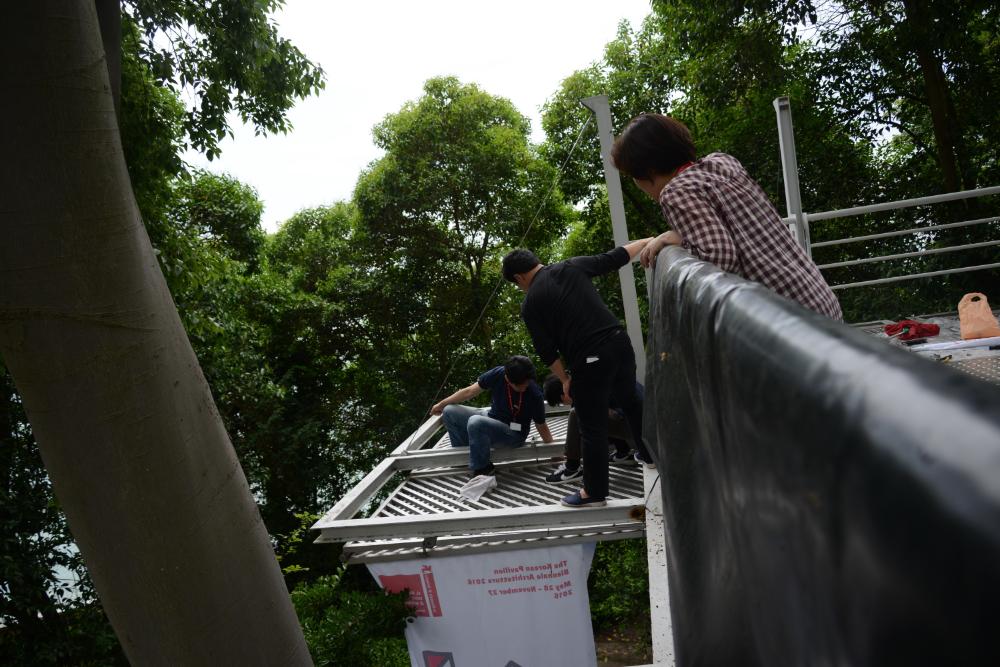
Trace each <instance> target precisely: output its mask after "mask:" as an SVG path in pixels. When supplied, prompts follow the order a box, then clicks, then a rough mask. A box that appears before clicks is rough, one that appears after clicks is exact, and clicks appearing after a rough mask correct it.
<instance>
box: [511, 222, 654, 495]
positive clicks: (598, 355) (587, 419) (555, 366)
mask: <svg viewBox="0 0 1000 667" xmlns="http://www.w3.org/2000/svg"><path fill="white" fill-rule="evenodd" d="M648 241H649V239H642V240H640V241H633V242H632V243H629V244H628V245H625V246H619V247H618V248H615V249H614V250H612V251H610V252H606V253H602V254H600V255H592V256H589V257H573V258H571V259H567V260H565V261H563V262H558V263H556V264H552V265H549V266H543V265H542V264H541V263H540V262H539V261H538V258H537V257H536V256H535V254H534V253H532V252H531V251H530V250H524V249H519V250H514V251H512V252H510V253H508V254H507V256H506V257H504V259H503V275H504V278H506V279H507V280H509V281H510V282H512V283H514V284H515V285H517V286H518V287H519V288H520V289H521V290H522V291H523V292H525V297H524V302H523V303H522V304H521V317H522V318H523V319H524V323H525V325H526V326H527V327H528V333H530V334H531V340H532V342H533V343H534V345H535V351H536V352H537V353H538V356H539V357H541V359H542V361H543V362H544V363H545V364H546V365H548V367H549V368H550V369H551V370H552V372H553V373H554V374H555V375H556V377H558V378H559V380H560V381H561V382H562V383H563V388H564V391H565V393H567V394H569V395H570V396H571V397H572V398H573V405H574V407H575V408H576V412H577V417H578V418H579V420H580V432H581V434H582V439H583V489H582V490H580V491H578V492H576V493H573V494H571V495H569V496H566V497H565V498H563V501H562V502H563V505H566V506H567V507H600V506H602V505H604V504H605V499H606V498H607V495H608V456H607V441H608V434H607V429H608V424H607V415H608V405H609V403H610V400H611V397H612V396H613V397H614V398H615V401H616V403H617V404H618V405H620V406H621V407H622V410H623V411H624V412H625V418H626V419H627V420H628V422H629V427H630V428H631V429H632V433H633V437H634V438H635V441H636V442H637V443H639V442H641V441H642V403H641V402H640V401H637V400H636V398H635V392H634V387H635V354H634V353H633V351H632V344H631V342H630V341H629V338H628V335H627V334H626V333H625V329H624V328H623V327H622V325H621V322H619V321H618V318H617V317H615V316H614V315H612V314H611V311H609V310H608V307H607V306H606V305H605V304H604V301H603V300H602V299H601V297H600V295H599V294H598V293H597V290H596V289H595V288H594V285H593V283H592V282H591V279H592V278H594V277H596V276H600V275H604V274H606V273H610V272H612V271H615V270H617V269H620V268H621V267H623V266H625V265H626V264H627V263H628V262H629V261H631V260H632V259H634V258H635V257H636V255H638V254H639V253H640V252H641V251H642V249H643V248H644V247H645V246H646V243H647V242H648ZM560 353H561V354H562V356H563V357H564V358H565V360H566V364H565V365H564V364H563V361H562V360H561V359H560V358H559V355H560ZM567 368H569V370H570V371H572V373H573V381H572V384H571V383H570V378H569V375H567V373H566V369H567Z"/></svg>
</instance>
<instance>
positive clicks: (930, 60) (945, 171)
mask: <svg viewBox="0 0 1000 667" xmlns="http://www.w3.org/2000/svg"><path fill="white" fill-rule="evenodd" d="M903 7H904V8H905V10H906V20H905V22H904V25H905V27H906V30H907V32H908V33H909V36H910V39H911V40H912V44H913V51H914V53H915V54H916V56H917V63H918V64H919V65H920V72H921V74H922V75H923V78H924V90H925V91H926V93H927V104H928V106H929V107H930V111H931V122H932V123H933V126H934V144H935V145H936V146H937V154H938V162H939V163H940V165H941V173H942V176H943V178H944V187H945V191H946V192H957V191H958V190H961V189H962V181H961V178H960V177H959V171H958V160H957V159H956V147H957V142H956V135H957V133H958V131H959V130H958V127H956V124H955V118H954V117H953V114H950V113H949V109H952V108H953V107H952V105H951V100H950V98H949V92H948V80H947V79H946V78H945V76H944V70H943V69H942V67H941V60H940V59H939V58H938V56H937V54H935V53H934V43H933V40H932V38H931V29H930V17H929V15H928V11H927V5H926V3H925V1H924V0H903Z"/></svg>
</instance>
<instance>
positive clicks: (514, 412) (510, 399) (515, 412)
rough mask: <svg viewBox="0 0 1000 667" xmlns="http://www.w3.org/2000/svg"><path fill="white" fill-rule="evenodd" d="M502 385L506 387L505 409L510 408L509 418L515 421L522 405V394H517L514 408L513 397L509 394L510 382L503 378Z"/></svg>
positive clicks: (521, 392)
mask: <svg viewBox="0 0 1000 667" xmlns="http://www.w3.org/2000/svg"><path fill="white" fill-rule="evenodd" d="M504 383H505V384H506V385H507V407H509V408H510V414H511V417H513V419H514V421H517V416H518V415H519V414H521V406H522V405H524V392H523V391H520V392H518V394H517V408H516V409H515V408H514V397H513V396H511V393H510V380H508V379H507V378H504Z"/></svg>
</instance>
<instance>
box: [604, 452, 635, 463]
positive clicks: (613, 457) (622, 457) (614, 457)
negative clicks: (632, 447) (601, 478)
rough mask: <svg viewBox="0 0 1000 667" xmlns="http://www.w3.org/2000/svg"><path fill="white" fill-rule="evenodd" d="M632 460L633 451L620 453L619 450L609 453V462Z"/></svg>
mask: <svg viewBox="0 0 1000 667" xmlns="http://www.w3.org/2000/svg"><path fill="white" fill-rule="evenodd" d="M631 462H632V452H625V453H624V454H619V453H618V452H617V451H615V452H611V453H610V454H608V463H631Z"/></svg>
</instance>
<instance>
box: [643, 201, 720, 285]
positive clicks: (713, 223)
mask: <svg viewBox="0 0 1000 667" xmlns="http://www.w3.org/2000/svg"><path fill="white" fill-rule="evenodd" d="M660 207H661V208H662V209H663V217H664V219H665V220H666V221H667V223H668V224H669V225H670V226H671V227H672V228H673V229H674V231H676V232H677V233H678V234H680V235H681V241H682V244H681V245H682V246H683V247H684V248H685V249H686V250H687V251H688V252H690V253H691V254H692V255H694V256H695V257H697V258H698V259H702V260H705V261H706V262H711V263H712V264H715V265H716V266H717V267H719V268H720V269H722V270H723V271H729V272H730V273H740V260H739V255H738V254H737V252H736V245H735V244H734V243H733V238H732V236H730V234H729V231H728V230H727V229H726V226H725V225H724V224H723V223H722V220H720V219H719V215H718V213H716V211H715V208H714V207H712V206H711V205H710V204H709V202H708V201H707V200H706V199H705V198H704V197H701V196H699V195H698V194H696V193H693V192H688V193H685V197H684V198H683V200H681V199H680V198H679V197H662V198H661V200H660Z"/></svg>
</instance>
